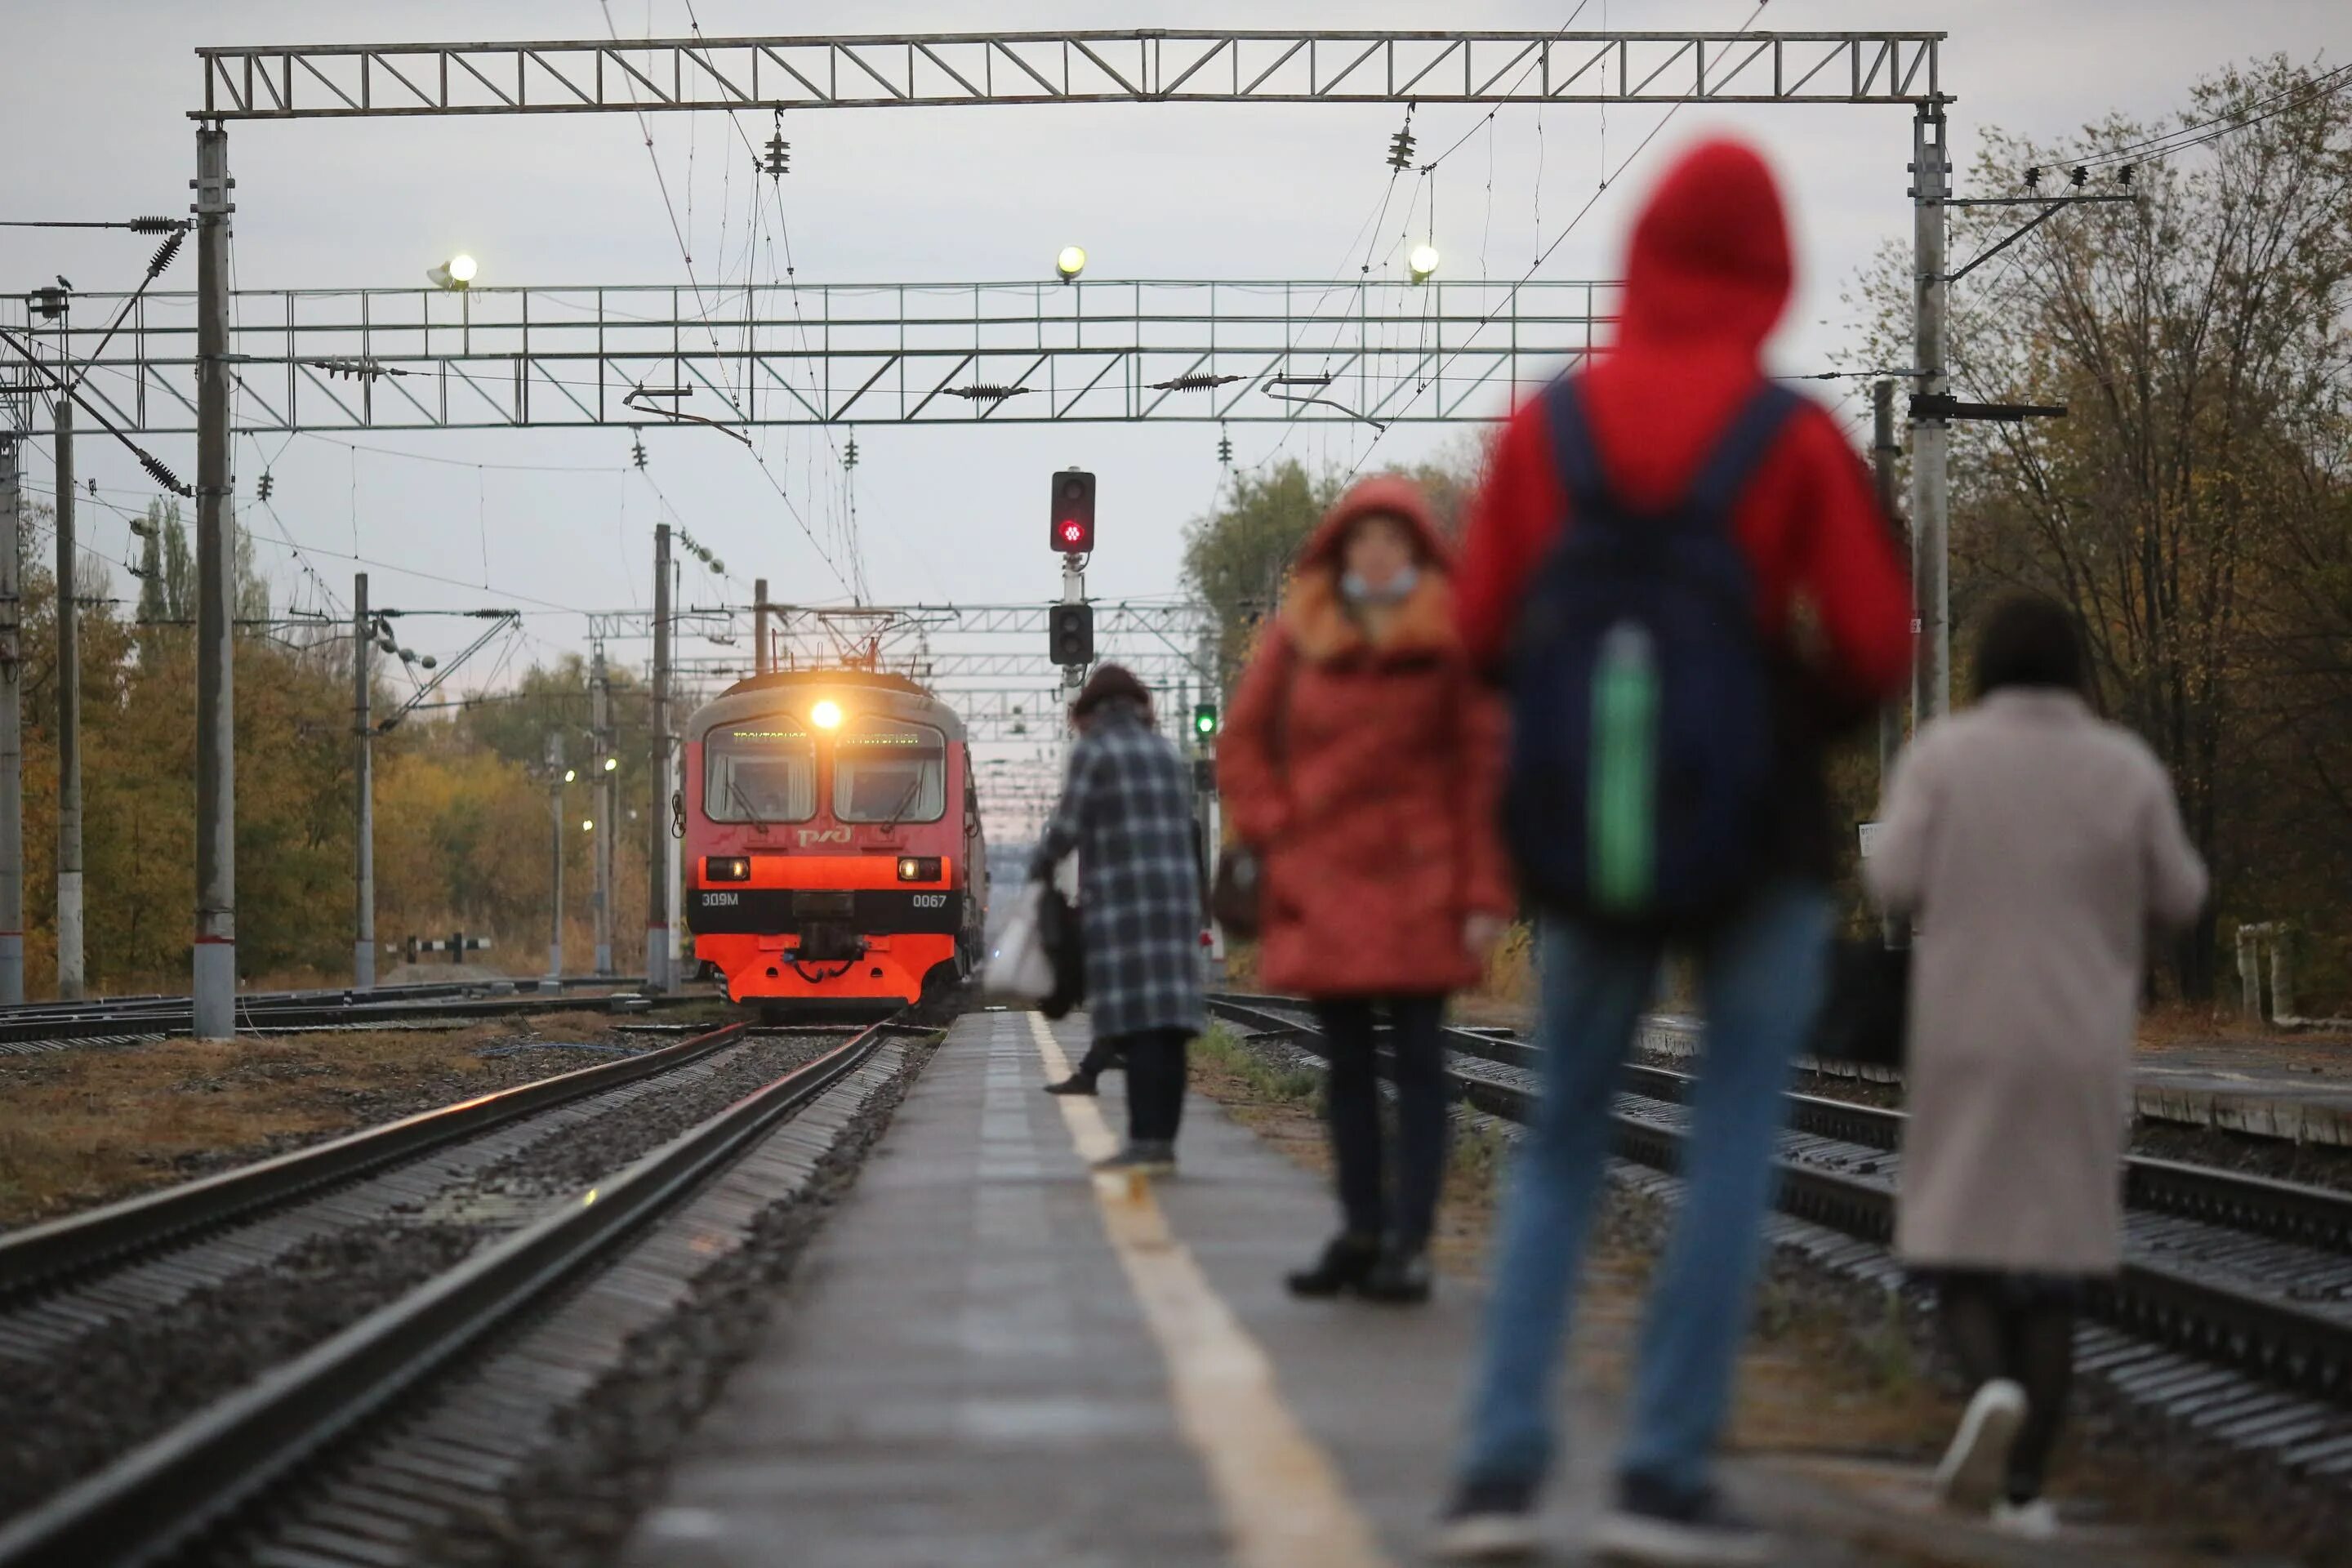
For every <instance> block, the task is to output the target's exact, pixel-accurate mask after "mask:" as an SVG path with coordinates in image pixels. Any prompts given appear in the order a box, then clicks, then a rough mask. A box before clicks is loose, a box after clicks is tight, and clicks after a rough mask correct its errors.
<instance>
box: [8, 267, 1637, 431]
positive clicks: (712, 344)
mask: <svg viewBox="0 0 2352 1568" xmlns="http://www.w3.org/2000/svg"><path fill="white" fill-rule="evenodd" d="M1618 294H1619V288H1618V285H1616V284H1614V283H1604V282H1580V281H1564V280H1544V281H1540V282H1532V281H1531V282H1524V283H1512V282H1509V281H1496V282H1479V281H1460V282H1440V281H1432V282H1429V283H1425V284H1415V283H1408V282H1404V281H1401V280H1399V281H1387V280H1382V281H1372V280H1360V281H1356V282H1349V283H1329V282H1312V281H1307V282H1300V281H1286V280H1272V281H1264V282H1249V281H1234V282H1224V281H1217V282H1188V281H1175V280H1155V281H1132V282H1129V281H1118V282H1113V281H1096V282H1087V281H1080V282H1077V283H1075V284H1066V285H1062V284H1051V283H1043V284H1033V283H925V284H887V285H874V284H853V285H842V284H833V285H827V284H759V285H754V286H751V287H728V288H706V289H688V288H686V287H683V286H671V285H641V286H635V287H609V288H551V289H535V288H511V289H491V288H476V289H470V290H467V291H463V292H458V291H450V290H444V289H244V290H240V291H239V292H237V293H236V295H235V296H234V297H233V310H232V311H231V321H230V326H229V342H230V362H231V367H232V374H233V376H234V379H235V382H236V390H237V392H238V394H239V400H238V405H237V417H236V422H235V428H236V430H237V431H238V432H240V433H243V432H257V433H269V432H292V431H296V430H304V431H349V430H420V429H422V430H441V429H473V428H490V429H513V428H543V427H550V426H552V427H558V428H561V427H566V426H644V425H655V424H659V423H662V422H663V421H664V419H665V418H666V417H667V415H668V413H669V412H671V411H676V412H679V413H691V414H696V415H698V416H701V417H704V418H713V419H717V420H718V421H719V422H720V423H722V424H725V425H728V426H739V427H740V426H755V425H757V426H776V425H782V426H794V425H840V424H998V425H1013V424H1045V423H1068V422H1073V421H1080V420H1088V421H1099V420H1150V421H1156V422H1166V421H1169V420H1213V421H1216V422H1219V423H1234V424H1239V423H1247V422H1256V423H1273V422H1295V421H1300V420H1326V421H1330V420H1336V421H1349V420H1363V421H1369V422H1373V423H1380V424H1385V423H1388V422H1390V421H1395V420H1402V421H1410V422H1416V423H1430V422H1445V421H1454V420H1468V419H1490V418H1492V417H1493V416H1494V414H1495V411H1496V409H1498V408H1502V407H1506V406H1507V405H1508V404H1509V403H1510V401H1511V399H1512V397H1513V396H1514V395H1516V394H1517V393H1518V392H1520V391H1522V390H1524V389H1526V388H1528V387H1532V386H1535V385H1537V384H1540V383H1541V382H1542V381H1544V380H1547V379H1549V377H1551V376H1552V375H1555V374H1559V371H1560V369H1561V368H1562V367H1563V366H1566V365H1573V364H1574V363H1578V362H1579V361H1580V360H1581V359H1582V358H1583V357H1584V356H1585V355H1586V354H1588V353H1591V351H1592V350H1593V349H1594V348H1595V347H1597V346H1598V345H1599V344H1600V343H1601V342H1603V341H1605V338H1606V335H1607V331H1608V329H1609V327H1610V326H1611V324H1612V322H1613V321H1614V320H1615V317H1616V313H1617V300H1618ZM81 298H82V300H84V301H85V302H87V303H89V304H91V305H93V306H94V307H95V308H94V309H92V310H89V311H88V312H86V313H87V315H88V316H89V319H90V324H89V325H87V326H80V325H73V326H68V327H60V328H52V329H51V330H50V331H51V335H52V336H53V337H55V336H66V335H68V334H69V335H70V338H71V339H72V340H75V341H78V342H79V341H86V343H87V348H88V350H89V352H90V353H92V354H93V356H94V357H90V358H88V359H87V360H84V361H80V362H78V363H85V364H87V366H88V368H89V381H88V382H87V383H86V384H85V395H87V396H89V397H90V398H91V399H92V401H93V402H95V403H97V404H98V405H100V407H102V408H103V409H104V410H105V412H106V415H107V417H108V418H110V420H111V421H113V423H115V424H116V425H118V426H121V427H122V428H123V429H125V430H127V431H131V432H135V433H147V434H168V433H173V432H181V431H188V430H193V429H194V427H195V424H196V396H195V390H196V389H195V380H196V352H195V334H196V323H197V319H198V314H199V311H198V305H197V300H196V296H195V295H194V294H192V293H186V292H178V293H149V294H146V295H144V296H142V297H141V298H140V299H139V300H138V301H137V303H136V304H134V305H132V306H131V311H130V315H129V316H128V318H126V320H125V321H124V322H123V324H122V326H121V330H120V331H115V332H113V333H112V335H111V338H110V341H109V342H107V344H106V346H105V347H104V348H103V349H102V350H101V349H100V338H101V336H102V335H103V334H105V332H106V325H105V324H106V323H108V322H110V321H112V320H113V318H114V316H115V315H116V314H117V312H118V310H120V308H121V306H122V304H123V303H124V302H125V301H126V300H128V298H129V297H128V296H117V295H104V294H89V295H84V296H81ZM698 301H699V302H698ZM31 310H32V307H31V305H30V304H29V303H28V302H26V300H21V299H19V300H0V324H6V325H10V326H13V327H15V328H16V329H17V330H18V331H29V329H30V327H31V322H30V321H29V320H25V319H23V318H26V317H27V316H29V313H30V311H31ZM12 318H16V319H14V320H12Z"/></svg>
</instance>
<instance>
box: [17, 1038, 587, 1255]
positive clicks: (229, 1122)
mask: <svg viewBox="0 0 2352 1568" xmlns="http://www.w3.org/2000/svg"><path fill="white" fill-rule="evenodd" d="M610 1025H611V1020H610V1019H609V1018H608V1017H606V1016H603V1015H599V1014H587V1013H581V1014H559V1015H554V1016H546V1017H541V1018H535V1019H531V1020H530V1021H529V1022H528V1023H525V1022H523V1021H521V1020H511V1019H506V1020H492V1021H487V1022H484V1023H481V1024H478V1025H474V1026H469V1027H467V1028H462V1029H453V1030H446V1031H445V1030H433V1031H425V1030H400V1031H386V1032H383V1033H369V1034H318V1035H298V1036H289V1037H278V1038H262V1037H253V1036H246V1037H240V1038H238V1039H236V1040H234V1041H228V1042H224V1043H199V1042H196V1041H193V1040H171V1041H164V1042H160V1043H157V1044H153V1045H146V1046H134V1047H121V1048H107V1047H86V1048H69V1049H67V1050H62V1051H58V1052H56V1053H54V1054H50V1055H44V1056H37V1057H17V1058H7V1060H6V1061H5V1064H0V1098H5V1101H6V1104H7V1113H6V1116H5V1121H0V1225H6V1226H17V1225H23V1224H26V1223H28V1222H31V1221H34V1220H38V1219H45V1218H48V1217H51V1216H54V1215H61V1214H66V1213H69V1212H72V1211H74V1210H76V1209H80V1208H86V1207H89V1206H90V1205H94V1204H100V1203H105V1202H110V1201H111V1200H113V1199H116V1198H120V1197H123V1196H126V1195H128V1194H131V1193H135V1192H138V1191H140V1190H142V1189H143V1188H147V1187H152V1186H156V1185H160V1184H164V1183H167V1182H172V1181H178V1180H184V1179H186V1178H187V1177H188V1176H190V1175H192V1174H196V1173H202V1172H203V1171H205V1170H210V1169H218V1168H222V1167H224V1166H226V1165H227V1164H231V1163H239V1162H241V1161H242V1160H244V1159H247V1158H258V1157H260V1156H262V1155H264V1154H267V1153H269V1152H276V1151H278V1150H280V1149H284V1148H288V1147H291V1146H293V1145H295V1144H297V1143H301V1142H313V1141H316V1140H317V1139H320V1138H322V1137H326V1136H329V1135H331V1134H334V1133H337V1132H341V1131H348V1130H350V1129H352V1128H355V1127H360V1126H364V1125H369V1124H371V1123H373V1122H378V1121H389V1120H393V1119H394V1118H397V1117H399V1116H403V1115H406V1114H409V1113H411V1112H413V1111H415V1110H426V1109H429V1108H431V1107H432V1106H435V1105H439V1104H446V1103H449V1102H451V1101H454V1100H464V1099H467V1098H469V1097H470V1096H473V1095H476V1094H481V1093H486V1092H488V1091H489V1090H492V1089H500V1088H504V1087H507V1086H508V1085H509V1084H512V1083H516V1082H520V1081H526V1080H527V1079H535V1078H543V1077H546V1076H549V1075H550V1074H551V1073H555V1072H562V1071H565V1070H568V1069H570V1068H577V1067H586V1066H590V1065H592V1064H593V1062H594V1061H595V1060H597V1059H598V1058H594V1057H591V1056H588V1055H584V1054H578V1053H572V1054H566V1055H562V1056H558V1055H557V1054H556V1053H552V1052H550V1053H540V1052H529V1053H524V1054H522V1055H520V1056H513V1057H506V1058H489V1059H484V1058H481V1057H479V1056H478V1055H476V1054H475V1053H476V1052H478V1050H480V1049H481V1048H482V1047H484V1046H486V1045H488V1044H491V1043H494V1042H502V1043H522V1042H525V1041H528V1040H530V1039H533V1038H536V1039H538V1040H541V1041H545V1042H549V1043H554V1042H610V1041H612V1040H613V1039H614V1037H612V1036H610V1035H608V1034H607V1033H606V1031H607V1030H608V1028H609V1027H610Z"/></svg>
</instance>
